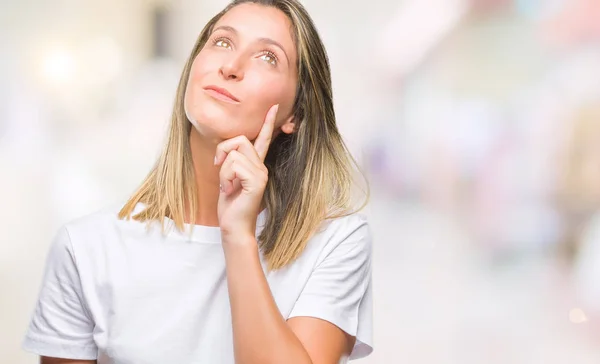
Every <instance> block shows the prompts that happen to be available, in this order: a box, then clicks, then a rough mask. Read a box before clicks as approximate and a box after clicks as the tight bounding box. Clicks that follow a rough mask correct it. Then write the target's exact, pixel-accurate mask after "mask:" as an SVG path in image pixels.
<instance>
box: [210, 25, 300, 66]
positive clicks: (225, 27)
mask: <svg viewBox="0 0 600 364" xmlns="http://www.w3.org/2000/svg"><path fill="white" fill-rule="evenodd" d="M217 30H225V31H229V32H231V33H234V34H238V31H237V30H236V29H235V28H234V27H232V26H229V25H220V26H218V27H216V28H215V29H213V31H212V32H213V33H214V32H216V31H217ZM257 41H258V42H261V43H267V44H271V45H274V46H275V47H277V48H279V49H281V51H282V52H283V54H284V55H285V58H286V59H287V61H288V64H289V63H290V58H289V57H288V55H287V53H286V52H285V49H283V46H282V45H281V43H279V42H277V41H275V40H273V39H271V38H265V37H261V38H258V39H257Z"/></svg>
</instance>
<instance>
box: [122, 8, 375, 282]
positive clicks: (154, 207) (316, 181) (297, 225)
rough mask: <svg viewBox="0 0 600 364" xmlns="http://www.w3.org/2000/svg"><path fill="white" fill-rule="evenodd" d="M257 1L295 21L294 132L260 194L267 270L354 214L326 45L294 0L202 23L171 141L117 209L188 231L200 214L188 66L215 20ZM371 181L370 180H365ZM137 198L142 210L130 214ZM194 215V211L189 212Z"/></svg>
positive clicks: (350, 165) (277, 148)
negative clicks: (326, 224)
mask: <svg viewBox="0 0 600 364" xmlns="http://www.w3.org/2000/svg"><path fill="white" fill-rule="evenodd" d="M242 3H255V4H260V5H264V6H271V7H275V8H277V9H279V10H281V11H282V12H283V13H284V14H286V15H287V16H288V18H289V19H290V21H291V23H292V32H293V36H294V38H295V39H294V40H295V42H296V48H297V53H298V61H297V68H298V87H297V90H296V98H295V101H294V107H293V114H294V120H295V124H296V128H295V129H296V130H295V131H294V132H293V133H292V134H285V133H281V134H279V135H278V136H277V137H276V138H275V139H274V140H273V141H272V143H271V145H270V148H269V152H268V154H267V156H266V159H265V165H266V166H267V168H268V170H269V180H268V183H267V186H266V189H265V193H264V196H263V203H264V206H265V207H266V208H267V211H268V218H267V219H266V222H265V226H264V228H263V230H262V232H261V234H260V236H259V244H260V248H261V251H262V253H263V255H264V257H265V259H266V262H267V265H268V269H269V270H276V269H279V268H282V267H284V266H286V265H287V264H289V263H291V262H293V261H294V260H295V259H296V258H297V257H298V256H299V255H300V254H301V253H302V251H303V250H304V248H305V246H306V244H307V241H308V240H309V238H310V237H311V236H312V235H313V234H314V233H315V232H316V231H317V230H318V229H319V227H320V226H321V224H322V222H323V221H324V220H326V219H333V218H338V217H342V216H347V215H350V214H352V213H354V212H356V211H358V210H360V209H362V208H363V207H364V206H365V205H366V203H367V201H368V195H369V192H368V187H367V186H365V189H364V190H363V191H362V192H364V197H365V199H364V201H363V203H362V204H361V205H359V206H358V207H356V206H354V204H353V202H354V199H353V193H352V192H353V187H355V186H357V185H356V184H355V183H354V182H355V180H354V172H355V171H356V170H357V169H354V167H357V163H356V161H355V160H354V159H353V158H352V156H351V154H350V153H349V151H348V149H347V147H346V146H345V144H344V141H343V140H342V137H341V135H340V133H339V130H338V128H337V126H336V121H335V113H334V108H333V97H332V87H331V72H330V68H329V60H328V57H327V53H326V51H325V47H324V46H323V43H322V42H321V39H320V37H319V35H318V33H317V30H316V28H315V26H314V24H313V22H312V20H311V18H310V16H309V15H308V13H307V12H306V10H305V9H304V7H303V6H302V5H301V4H300V3H299V2H297V1H296V0H236V1H233V2H232V3H230V4H229V5H228V6H227V7H226V8H225V9H224V10H223V11H221V12H220V13H219V14H217V15H216V16H215V17H213V18H212V19H211V20H210V21H209V22H208V23H207V24H206V26H205V27H204V29H203V30H202V32H201V33H200V36H199V37H198V40H197V42H196V44H195V46H194V48H193V50H192V53H191V55H190V57H189V59H188V60H187V62H186V64H185V67H184V70H183V73H182V75H181V78H180V80H179V86H178V88H177V95H176V99H175V106H174V109H173V114H172V117H171V126H170V131H169V135H168V140H167V143H166V145H165V148H164V150H163V151H162V154H161V155H160V157H159V158H158V161H157V163H156V165H155V166H154V168H153V169H152V170H151V172H150V173H149V175H148V176H147V177H146V179H145V180H144V182H143V183H142V185H141V186H140V187H139V189H138V190H137V191H136V192H135V193H134V194H133V196H132V197H131V198H130V199H129V200H128V201H127V203H126V204H125V206H124V207H123V208H122V209H121V211H120V212H119V218H121V219H129V218H133V219H134V220H138V221H146V222H149V223H150V222H152V221H157V220H158V221H163V228H164V220H163V219H164V218H165V217H170V218H171V219H172V220H173V221H174V222H175V226H176V227H177V228H178V229H180V230H183V228H184V223H185V218H186V207H187V208H188V209H187V211H192V212H193V211H196V206H197V196H196V193H197V192H196V185H195V179H194V168H193V163H192V157H191V151H190V147H189V134H190V130H191V127H192V126H191V123H190V121H189V120H188V119H187V117H186V114H185V111H184V98H185V90H186V87H187V82H188V79H189V74H190V69H191V66H192V63H193V61H194V59H195V57H196V55H197V54H198V53H199V52H200V50H201V49H202V48H203V46H204V45H205V43H206V42H207V40H208V37H209V36H210V34H211V32H212V29H213V27H214V26H215V24H216V23H217V21H218V20H219V19H220V18H221V17H222V16H223V15H224V14H225V13H226V12H227V11H229V10H230V9H231V8H233V7H234V6H237V5H239V4H242ZM364 181H365V182H366V179H364ZM138 203H144V204H145V208H144V209H143V211H141V212H140V213H137V214H136V215H135V216H133V217H132V216H131V215H132V213H133V211H134V209H135V207H136V206H137V204H138ZM189 215H190V216H194V215H195V214H194V213H189Z"/></svg>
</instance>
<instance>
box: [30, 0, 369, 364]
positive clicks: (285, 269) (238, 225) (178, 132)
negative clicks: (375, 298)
mask: <svg viewBox="0 0 600 364" xmlns="http://www.w3.org/2000/svg"><path fill="white" fill-rule="evenodd" d="M265 115H266V116H265ZM251 140H252V141H253V142H250V141H251ZM351 161H352V159H351V157H350V155H349V154H348V152H347V150H346V148H345V147H344V144H343V142H342V139H341V137H340V135H339V132H338V130H337V127H336V124H335V117H334V111H333V102H332V94H331V79H330V71H329V65H328V60H327V55H326V53H325V50H324V48H323V45H322V43H321V41H320V39H319V36H318V34H317V32H316V30H315V28H314V25H313V23H312V21H311V19H310V18H309V16H308V15H307V13H306V11H305V10H304V8H303V7H302V6H301V5H300V4H299V3H298V2H296V0H255V1H244V0H240V1H234V2H233V3H232V4H230V5H229V6H228V7H227V8H226V9H225V10H224V11H222V12H221V13H219V14H217V15H216V16H215V17H214V18H213V19H212V20H210V21H209V22H208V24H207V25H206V27H205V28H204V30H203V31H202V33H201V34H200V37H199V39H198V41H197V43H196V45H195V47H194V49H193V51H192V54H191V56H190V58H189V60H188V62H187V64H186V66H185V69H184V72H183V75H182V77H181V80H180V84H179V88H178V90H177V98H176V102H175V107H174V111H173V116H172V120H171V128H170V133H169V138H168V142H167V144H166V147H165V149H164V151H163V153H162V155H161V156H160V158H159V160H158V162H157V164H156V166H155V167H154V169H153V170H152V171H151V173H150V174H149V175H148V177H147V178H146V180H145V181H144V182H143V183H142V185H141V187H140V188H139V189H138V191H137V192H136V193H135V194H134V195H133V196H132V197H131V198H130V199H129V201H128V202H127V203H126V204H125V206H124V207H122V208H121V209H120V211H119V209H115V210H110V209H109V210H106V211H101V212H98V213H95V214H93V215H91V216H88V217H85V218H82V219H79V220H77V221H74V222H72V223H69V224H67V225H66V226H64V227H63V228H62V229H61V230H60V232H59V234H58V235H57V237H56V239H55V241H54V243H53V247H52V249H51V251H50V254H49V257H48V261H47V268H46V274H45V278H44V283H43V286H42V290H41V293H40V298H39V301H38V304H37V308H36V311H35V314H34V316H33V320H32V322H31V325H30V329H29V331H28V333H27V336H26V338H25V342H24V347H25V349H27V350H29V351H32V352H34V353H37V354H39V355H41V356H42V363H45V364H50V363H73V362H76V363H96V362H97V363H119V364H125V363H135V364H145V363H156V364H159V363H160V364H164V363H177V364H185V363H234V362H235V363H260V364H264V363H278V364H280V363H338V362H340V361H342V360H344V359H345V358H359V357H363V356H365V355H368V354H369V353H370V352H371V351H372V347H371V345H372V342H371V309H372V300H371V237H370V231H369V228H368V225H367V223H366V221H365V220H364V218H362V217H360V216H359V215H357V214H355V213H354V211H353V209H352V208H351V203H350V202H351V191H350V190H351V187H352V185H353V184H352V177H351V173H352V168H351V167H352V163H351ZM72 360H75V361H72Z"/></svg>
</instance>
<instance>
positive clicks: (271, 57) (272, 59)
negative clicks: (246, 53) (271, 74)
mask: <svg viewBox="0 0 600 364" xmlns="http://www.w3.org/2000/svg"><path fill="white" fill-rule="evenodd" d="M260 59H262V60H263V61H265V62H267V63H270V64H271V65H273V66H276V65H277V56H275V54H274V53H273V52H270V51H266V52H264V53H263V54H262V55H261V56H260Z"/></svg>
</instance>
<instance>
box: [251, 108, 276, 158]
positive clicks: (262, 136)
mask: <svg viewBox="0 0 600 364" xmlns="http://www.w3.org/2000/svg"><path fill="white" fill-rule="evenodd" d="M277 110H279V104H277V105H273V106H271V108H270V109H269V111H268V112H267V116H266V118H265V122H264V124H263V126H262V129H260V133H259V134H258V136H257V137H256V140H254V149H256V153H258V156H259V157H260V159H261V160H262V161H264V160H265V158H266V157H267V152H268V151H269V145H270V144H271V138H272V136H273V130H274V129H275V118H276V116H277Z"/></svg>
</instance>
